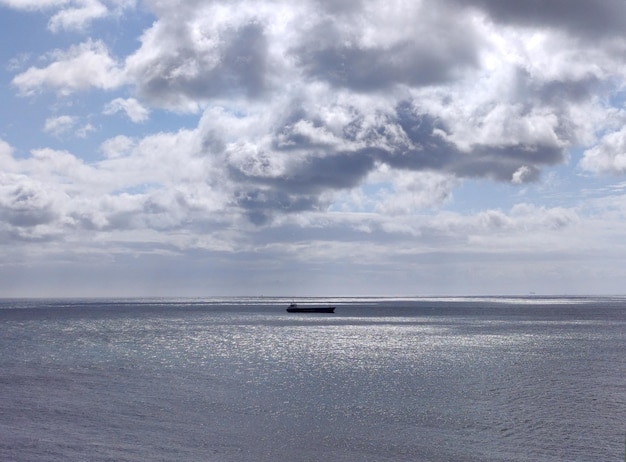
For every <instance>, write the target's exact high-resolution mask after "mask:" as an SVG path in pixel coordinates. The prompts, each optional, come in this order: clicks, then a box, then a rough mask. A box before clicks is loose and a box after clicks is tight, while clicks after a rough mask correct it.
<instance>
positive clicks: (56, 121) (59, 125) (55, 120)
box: [44, 115, 76, 136]
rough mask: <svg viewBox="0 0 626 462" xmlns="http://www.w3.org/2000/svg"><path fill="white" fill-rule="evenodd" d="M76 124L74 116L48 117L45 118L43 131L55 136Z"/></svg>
mask: <svg viewBox="0 0 626 462" xmlns="http://www.w3.org/2000/svg"><path fill="white" fill-rule="evenodd" d="M75 124H76V118H75V117H72V116H68V115H63V116H58V117H50V118H48V119H46V123H45V125H44V131H45V132H47V133H51V134H53V135H55V136H59V135H62V134H64V133H67V132H68V131H70V130H71V129H72V128H73V127H74V125H75Z"/></svg>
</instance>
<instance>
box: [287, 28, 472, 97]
mask: <svg viewBox="0 0 626 462" xmlns="http://www.w3.org/2000/svg"><path fill="white" fill-rule="evenodd" d="M317 33H318V34H325V33H326V31H325V30H321V31H318V32H317ZM433 33H434V32H433ZM341 42H342V41H338V43H341ZM296 54H297V55H298V59H299V61H300V64H301V66H302V67H303V69H304V70H305V72H306V73H307V75H308V76H309V77H311V78H316V79H321V80H325V81H327V82H329V83H330V84H332V85H333V86H337V87H345V88H350V89H353V90H356V91H361V92H367V91H373V90H384V89H386V88H389V87H390V86H392V85H395V84H405V85H409V86H416V87H420V86H426V85H434V84H443V83H446V82H449V81H451V80H453V79H455V78H457V77H458V76H459V75H460V74H461V72H462V71H463V70H466V69H467V68H470V67H474V66H476V65H477V55H476V49H475V48H474V47H473V46H472V44H471V40H467V38H466V39H465V40H463V38H462V37H461V36H455V35H452V37H450V36H449V35H445V36H433V37H425V38H424V39H423V40H421V41H415V40H405V41H402V42H400V43H396V44H394V45H393V46H389V47H359V46H357V45H337V44H335V43H331V44H327V45H324V44H323V42H322V46H321V47H320V46H319V44H318V43H315V42H312V43H309V44H307V45H306V46H305V47H303V48H300V49H297V50H296Z"/></svg>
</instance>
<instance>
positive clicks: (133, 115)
mask: <svg viewBox="0 0 626 462" xmlns="http://www.w3.org/2000/svg"><path fill="white" fill-rule="evenodd" d="M120 111H122V112H124V113H126V115H127V116H128V118H129V119H130V120H132V121H133V122H135V123H139V122H145V121H146V120H148V116H149V114H150V111H148V109H146V108H145V107H144V106H142V104H141V103H140V102H139V101H137V100H136V99H135V98H127V99H123V98H115V99H114V100H113V101H111V102H110V103H108V104H107V105H106V107H105V108H104V114H107V115H111V114H115V113H117V112H120Z"/></svg>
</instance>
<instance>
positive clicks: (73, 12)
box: [48, 0, 108, 32]
mask: <svg viewBox="0 0 626 462" xmlns="http://www.w3.org/2000/svg"><path fill="white" fill-rule="evenodd" d="M73 3H75V4H76V5H77V6H76V7H74V8H67V9H65V10H61V11H59V12H58V13H56V14H55V15H54V16H52V18H51V19H50V22H49V24H48V27H49V28H50V29H51V30H52V31H53V32H58V31H59V30H71V29H83V28H84V27H85V26H86V25H87V24H88V23H90V22H91V21H92V20H94V19H97V18H103V17H105V16H106V15H107V14H108V10H107V8H106V7H105V6H104V5H103V4H102V3H100V2H99V1H98V0H81V1H76V2H73Z"/></svg>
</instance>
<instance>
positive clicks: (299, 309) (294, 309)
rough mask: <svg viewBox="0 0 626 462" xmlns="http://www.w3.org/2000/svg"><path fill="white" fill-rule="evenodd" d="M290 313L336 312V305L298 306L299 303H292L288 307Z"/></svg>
mask: <svg viewBox="0 0 626 462" xmlns="http://www.w3.org/2000/svg"><path fill="white" fill-rule="evenodd" d="M287 312H288V313H334V312H335V307H334V306H298V304H297V303H291V304H289V306H288V307H287Z"/></svg>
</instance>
